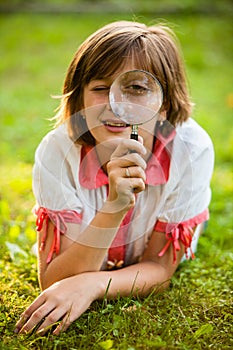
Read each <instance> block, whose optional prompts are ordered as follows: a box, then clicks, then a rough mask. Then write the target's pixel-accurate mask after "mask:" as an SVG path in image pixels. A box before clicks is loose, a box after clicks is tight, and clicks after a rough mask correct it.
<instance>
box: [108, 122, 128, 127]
mask: <svg viewBox="0 0 233 350" xmlns="http://www.w3.org/2000/svg"><path fill="white" fill-rule="evenodd" d="M104 125H106V126H113V127H117V128H125V127H128V126H129V125H128V124H125V123H122V122H111V121H105V122H104Z"/></svg>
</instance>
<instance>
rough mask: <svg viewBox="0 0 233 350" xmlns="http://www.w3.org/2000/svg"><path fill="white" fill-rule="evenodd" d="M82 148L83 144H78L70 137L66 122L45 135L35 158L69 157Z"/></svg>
mask: <svg viewBox="0 0 233 350" xmlns="http://www.w3.org/2000/svg"><path fill="white" fill-rule="evenodd" d="M80 149H81V146H76V145H75V144H74V143H73V141H72V140H71V139H70V137H69V135H68V130H67V126H66V124H62V125H60V126H58V127H57V128H56V129H53V130H51V131H50V132H49V133H48V134H47V135H45V136H44V137H43V139H42V141H41V142H40V144H39V145H38V147H37V149H36V153H35V158H36V159H37V158H38V157H39V158H41V157H43V158H50V157H53V159H54V160H55V158H56V159H57V158H59V157H63V158H64V157H65V158H67V157H69V156H71V155H72V154H73V153H74V152H75V154H76V155H77V153H79V152H80Z"/></svg>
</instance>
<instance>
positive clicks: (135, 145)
mask: <svg viewBox="0 0 233 350" xmlns="http://www.w3.org/2000/svg"><path fill="white" fill-rule="evenodd" d="M132 151H133V152H136V153H139V154H142V155H143V154H146V149H145V147H144V146H143V144H142V143H141V142H138V141H136V140H132V139H129V140H125V139H123V140H122V142H121V143H120V144H119V146H118V147H117V148H116V149H115V151H114V152H113V154H112V157H111V158H115V157H116V158H119V157H122V156H124V155H126V154H128V153H129V152H132Z"/></svg>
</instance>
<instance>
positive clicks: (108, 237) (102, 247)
mask: <svg viewBox="0 0 233 350" xmlns="http://www.w3.org/2000/svg"><path fill="white" fill-rule="evenodd" d="M124 215H125V212H124V211H118V212H116V210H115V212H114V213H112V208H111V206H109V204H107V205H105V206H104V207H103V208H102V210H101V211H100V212H98V213H97V215H96V216H95V218H94V219H93V220H92V222H91V223H90V225H89V226H88V227H87V228H86V229H85V230H84V231H83V233H82V234H81V235H79V236H78V240H77V241H76V242H73V243H72V244H71V245H70V246H69V247H68V248H67V249H65V250H64V251H62V253H61V254H59V255H58V256H57V257H55V258H54V259H53V260H52V261H51V262H50V264H48V265H47V264H46V262H45V258H46V255H47V252H46V251H44V252H42V253H40V254H41V258H40V262H39V281H40V285H41V287H42V289H45V288H47V287H48V286H50V285H51V284H53V283H54V282H56V281H59V280H61V279H64V278H66V277H70V276H73V275H77V274H80V273H83V272H89V271H99V270H100V268H101V266H102V263H103V260H104V257H105V255H106V252H107V250H108V248H109V246H110V245H111V243H112V240H113V238H114V237H115V234H116V232H117V230H118V228H119V226H120V223H121V221H122V219H123V217H124ZM50 237H51V234H50ZM63 241H64V238H63ZM46 243H48V244H47V246H48V247H49V246H50V244H51V242H46Z"/></svg>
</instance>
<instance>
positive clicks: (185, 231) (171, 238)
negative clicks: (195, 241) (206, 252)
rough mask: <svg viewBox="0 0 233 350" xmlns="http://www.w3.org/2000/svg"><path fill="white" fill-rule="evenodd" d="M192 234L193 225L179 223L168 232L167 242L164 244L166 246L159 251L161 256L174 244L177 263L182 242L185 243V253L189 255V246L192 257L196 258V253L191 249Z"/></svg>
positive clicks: (174, 260) (174, 259)
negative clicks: (177, 254)
mask: <svg viewBox="0 0 233 350" xmlns="http://www.w3.org/2000/svg"><path fill="white" fill-rule="evenodd" d="M192 235H193V230H192V228H191V226H187V225H183V224H178V225H177V226H175V227H174V228H173V229H172V230H171V231H170V232H167V233H166V238H167V240H168V241H167V243H166V245H165V246H164V248H163V249H162V250H161V252H160V253H159V256H160V257H161V256H163V255H164V253H165V252H166V251H167V250H168V248H169V246H170V245H171V244H172V246H173V264H175V263H176V252H177V251H179V250H180V242H179V240H180V241H181V243H182V244H183V245H184V248H185V255H186V257H188V248H189V249H190V252H191V257H192V259H194V254H193V252H192V250H191V243H192Z"/></svg>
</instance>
